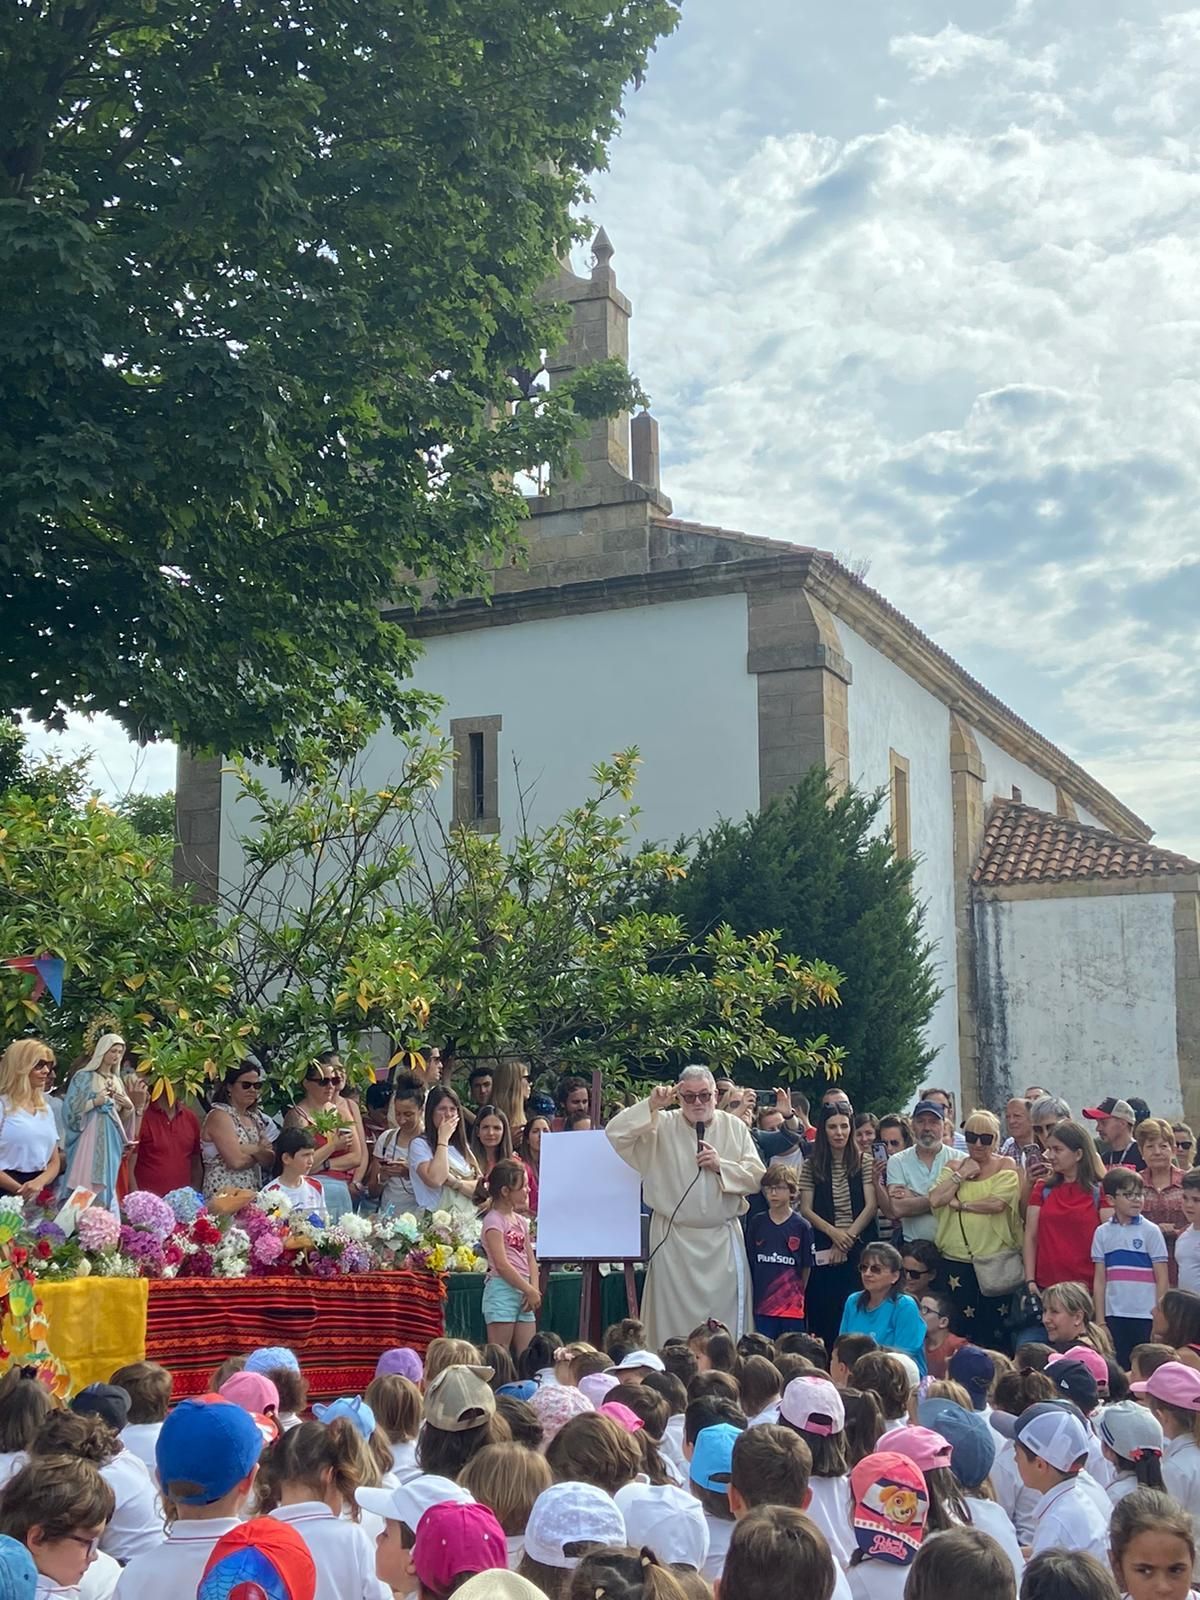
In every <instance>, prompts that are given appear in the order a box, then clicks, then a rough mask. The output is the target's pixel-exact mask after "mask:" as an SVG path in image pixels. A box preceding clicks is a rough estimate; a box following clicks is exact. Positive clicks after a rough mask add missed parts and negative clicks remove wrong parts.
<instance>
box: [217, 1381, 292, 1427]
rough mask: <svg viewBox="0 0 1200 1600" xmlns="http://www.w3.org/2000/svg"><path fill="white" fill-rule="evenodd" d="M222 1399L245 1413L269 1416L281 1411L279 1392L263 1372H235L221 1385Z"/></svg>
mask: <svg viewBox="0 0 1200 1600" xmlns="http://www.w3.org/2000/svg"><path fill="white" fill-rule="evenodd" d="M220 1393H221V1399H222V1400H228V1401H230V1402H231V1403H232V1404H233V1405H235V1406H241V1408H242V1410H243V1411H257V1412H260V1413H261V1414H262V1415H263V1416H269V1415H270V1413H271V1412H272V1411H278V1410H279V1390H278V1389H277V1388H276V1387H275V1385H274V1384H273V1383H272V1382H271V1380H270V1378H265V1377H264V1376H263V1375H262V1373H261V1372H245V1371H243V1372H235V1373H234V1374H233V1376H232V1377H229V1378H226V1380H225V1382H224V1383H223V1384H222V1385H221V1390H220Z"/></svg>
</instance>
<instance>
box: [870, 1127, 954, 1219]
mask: <svg viewBox="0 0 1200 1600" xmlns="http://www.w3.org/2000/svg"><path fill="white" fill-rule="evenodd" d="M944 1130H945V1112H944V1111H943V1109H942V1107H941V1105H940V1104H939V1103H938V1102H937V1101H935V1100H918V1101H917V1104H916V1106H915V1108H914V1110H913V1114H912V1131H913V1144H912V1148H911V1149H909V1150H901V1151H899V1152H898V1153H897V1154H896V1155H894V1156H889V1157H888V1164H887V1188H886V1189H879V1190H878V1191H877V1194H878V1200H879V1206H880V1209H881V1210H882V1212H883V1214H884V1215H885V1216H888V1217H898V1218H899V1219H900V1228H901V1231H902V1232H903V1234H904V1242H905V1244H911V1243H912V1241H913V1240H914V1239H933V1238H936V1236H937V1218H936V1217H935V1216H934V1215H933V1212H932V1210H931V1209H930V1205H929V1191H930V1190H931V1189H932V1188H933V1186H934V1184H935V1183H936V1182H937V1181H938V1179H939V1178H940V1177H941V1175H942V1172H943V1171H944V1169H945V1166H946V1163H947V1162H948V1161H950V1160H951V1159H952V1158H953V1156H954V1154H955V1152H954V1151H953V1150H952V1149H951V1148H950V1147H949V1146H948V1145H947V1144H946V1143H945V1142H944V1141H943V1138H942V1135H943V1132H944Z"/></svg>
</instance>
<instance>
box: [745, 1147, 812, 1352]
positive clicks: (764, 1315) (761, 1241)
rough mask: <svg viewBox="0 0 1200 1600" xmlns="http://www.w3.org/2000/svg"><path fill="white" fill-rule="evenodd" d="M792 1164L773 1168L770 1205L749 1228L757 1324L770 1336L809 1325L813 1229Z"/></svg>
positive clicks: (767, 1191)
mask: <svg viewBox="0 0 1200 1600" xmlns="http://www.w3.org/2000/svg"><path fill="white" fill-rule="evenodd" d="M799 1187H800V1186H799V1184H798V1183H797V1181H796V1174H795V1172H794V1171H793V1170H792V1168H791V1167H788V1166H783V1165H778V1164H777V1165H776V1166H773V1167H768V1168H767V1170H766V1172H765V1173H764V1174H763V1180H762V1192H763V1196H764V1198H765V1199H766V1202H767V1209H766V1211H764V1212H759V1214H758V1215H757V1216H756V1217H753V1218H752V1219H751V1221H750V1222H749V1224H748V1225H747V1228H746V1249H747V1251H748V1252H749V1255H750V1276H751V1280H752V1282H753V1284H754V1326H755V1327H756V1328H757V1329H758V1331H759V1333H765V1334H766V1336H767V1338H768V1339H777V1338H778V1337H779V1335H780V1334H781V1333H793V1332H797V1333H798V1332H799V1331H800V1330H801V1329H803V1327H804V1290H805V1287H806V1285H807V1283H808V1274H809V1272H810V1271H811V1270H812V1264H813V1231H812V1228H811V1226H810V1225H809V1224H808V1223H807V1222H805V1220H804V1218H803V1217H802V1216H801V1215H800V1214H799V1212H798V1211H797V1210H796V1195H797V1192H798V1190H799Z"/></svg>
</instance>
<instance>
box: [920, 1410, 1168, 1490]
mask: <svg viewBox="0 0 1200 1600" xmlns="http://www.w3.org/2000/svg"><path fill="white" fill-rule="evenodd" d="M1142 1409H1143V1408H1142V1407H1141V1406H1139V1407H1138V1410H1139V1411H1140V1410H1142ZM917 1420H918V1421H919V1422H920V1424H921V1426H922V1427H923V1428H932V1429H933V1431H934V1433H940V1434H941V1436H942V1438H943V1439H945V1441H946V1442H947V1444H948V1445H949V1446H950V1452H951V1453H950V1466H951V1469H952V1470H953V1473H954V1476H955V1477H956V1478H957V1479H958V1481H959V1483H961V1484H962V1485H963V1486H964V1487H965V1488H967V1489H977V1488H978V1487H979V1485H980V1484H981V1483H982V1482H983V1480H984V1479H985V1478H986V1477H987V1475H988V1473H989V1472H990V1471H991V1470H992V1463H993V1461H995V1459H996V1435H995V1434H994V1433H993V1431H992V1429H991V1428H990V1427H989V1426H988V1424H987V1423H986V1421H985V1420H984V1419H983V1417H981V1416H980V1415H979V1413H978V1411H964V1410H963V1408H962V1407H961V1406H956V1405H955V1404H954V1401H953V1400H922V1401H921V1403H920V1405H919V1406H918V1407H917Z"/></svg>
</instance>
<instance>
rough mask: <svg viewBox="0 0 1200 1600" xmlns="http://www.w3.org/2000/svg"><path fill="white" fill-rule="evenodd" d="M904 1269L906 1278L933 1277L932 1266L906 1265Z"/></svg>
mask: <svg viewBox="0 0 1200 1600" xmlns="http://www.w3.org/2000/svg"><path fill="white" fill-rule="evenodd" d="M903 1271H904V1276H905V1277H906V1278H932V1277H933V1269H932V1267H905V1268H904V1269H903Z"/></svg>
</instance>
